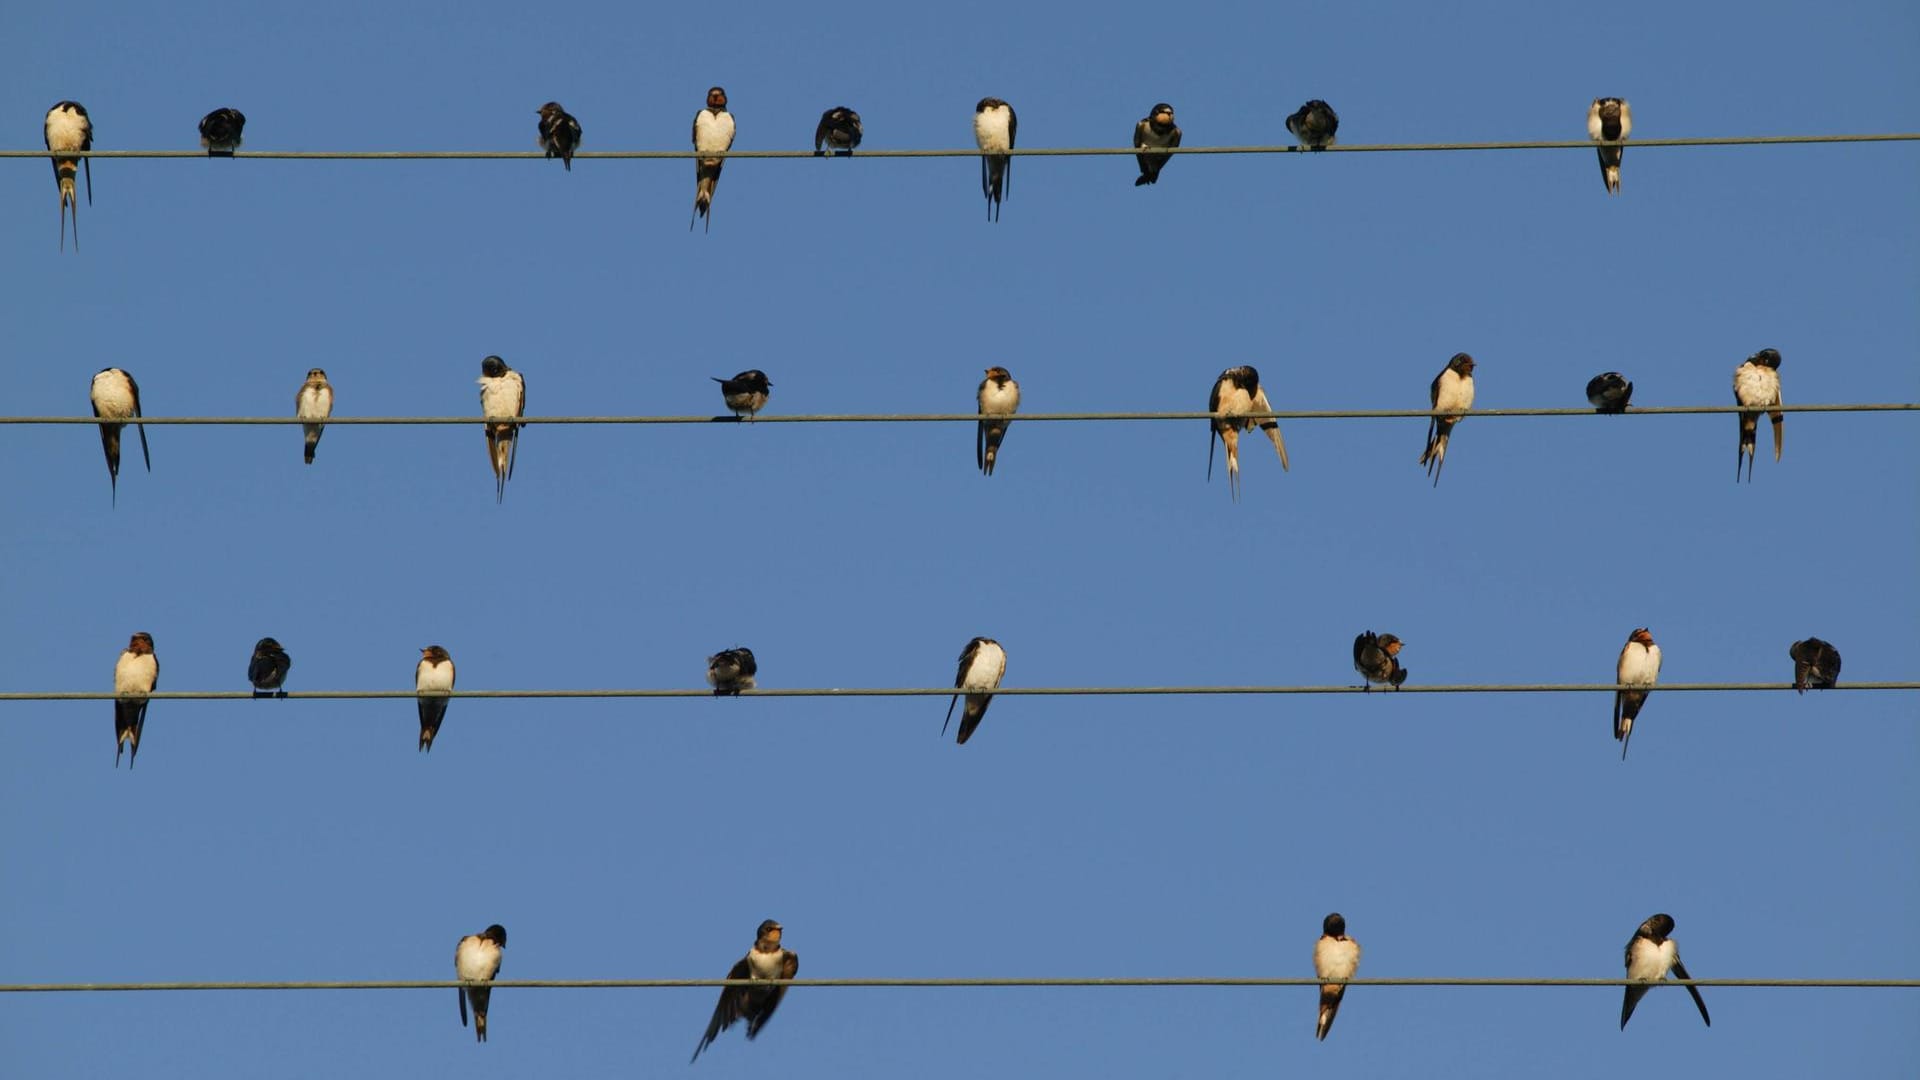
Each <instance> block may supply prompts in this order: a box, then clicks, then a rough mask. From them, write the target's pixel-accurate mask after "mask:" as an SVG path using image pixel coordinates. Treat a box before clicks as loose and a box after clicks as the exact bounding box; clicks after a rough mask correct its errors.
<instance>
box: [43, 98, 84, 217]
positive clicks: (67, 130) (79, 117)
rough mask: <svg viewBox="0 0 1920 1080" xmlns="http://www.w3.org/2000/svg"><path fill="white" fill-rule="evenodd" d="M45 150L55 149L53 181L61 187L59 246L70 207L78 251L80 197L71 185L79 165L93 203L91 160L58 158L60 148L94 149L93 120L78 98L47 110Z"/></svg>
mask: <svg viewBox="0 0 1920 1080" xmlns="http://www.w3.org/2000/svg"><path fill="white" fill-rule="evenodd" d="M46 139H47V149H49V150H52V151H54V155H53V180H54V183H55V184H57V185H58V186H59V188H60V248H61V250H63V251H64V250H66V246H67V208H68V207H72V208H73V253H74V254H76V255H78V254H79V253H80V197H79V195H78V194H77V193H75V191H74V188H73V181H74V178H75V177H77V176H78V175H79V173H80V170H81V168H83V167H84V168H85V169H86V170H87V205H88V206H92V205H93V159H92V158H77V157H61V156H60V151H62V150H65V151H68V152H72V151H74V150H91V149H93V119H92V118H91V117H89V116H88V115H87V107H86V106H85V105H82V104H80V103H79V102H77V101H61V102H56V103H55V104H54V106H53V108H51V109H48V110H47V123H46Z"/></svg>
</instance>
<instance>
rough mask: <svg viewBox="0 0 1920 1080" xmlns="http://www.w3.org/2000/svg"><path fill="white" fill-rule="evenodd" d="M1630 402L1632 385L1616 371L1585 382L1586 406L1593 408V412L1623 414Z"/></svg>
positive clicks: (1596, 376)
mask: <svg viewBox="0 0 1920 1080" xmlns="http://www.w3.org/2000/svg"><path fill="white" fill-rule="evenodd" d="M1632 400H1633V384H1632V383H1630V382H1628V381H1627V380H1626V377H1625V376H1623V375H1621V374H1620V373H1619V372H1617V371H1609V372H1607V373H1606V374H1604V375H1595V376H1594V377H1593V378H1591V379H1589V380H1587V404H1589V405H1591V406H1593V411H1595V412H1603V413H1623V412H1626V411H1627V403H1628V402H1630V401H1632Z"/></svg>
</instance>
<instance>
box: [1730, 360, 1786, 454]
mask: <svg viewBox="0 0 1920 1080" xmlns="http://www.w3.org/2000/svg"><path fill="white" fill-rule="evenodd" d="M1733 400H1734V402H1735V403H1736V404H1740V405H1746V406H1749V407H1751V408H1752V409H1754V410H1755V411H1753V412H1745V411H1742V412H1741V413H1740V449H1739V455H1740V456H1739V457H1738V458H1737V459H1735V461H1734V463H1733V478H1734V480H1735V481H1736V482H1737V481H1738V480H1739V479H1740V467H1741V466H1742V465H1745V466H1746V469H1747V481H1748V482H1749V483H1751V482H1752V481H1753V459H1754V457H1755V456H1756V452H1757V450H1758V448H1759V445H1760V413H1759V411H1758V410H1760V409H1763V408H1766V407H1767V406H1770V405H1779V404H1781V401H1780V351H1779V350H1778V349H1761V350H1760V351H1759V352H1757V353H1754V354H1753V355H1752V356H1749V357H1747V360H1746V363H1744V364H1741V365H1740V366H1739V367H1737V368H1734V369H1733ZM1770 415H1771V416H1772V419H1773V460H1775V461H1779V460H1780V447H1781V443H1782V440H1784V439H1785V438H1786V423H1787V416H1786V414H1785V413H1783V412H1780V411H1779V410H1778V409H1775V410H1773V412H1772V413H1771V414H1770Z"/></svg>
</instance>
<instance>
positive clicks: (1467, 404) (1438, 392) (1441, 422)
mask: <svg viewBox="0 0 1920 1080" xmlns="http://www.w3.org/2000/svg"><path fill="white" fill-rule="evenodd" d="M1427 400H1428V401H1429V402H1431V403H1432V404H1433V409H1434V412H1436V413H1463V412H1466V411H1467V410H1468V409H1471V408H1473V357H1471V356H1468V355H1467V354H1466V353H1454V354H1453V359H1451V360H1449V361H1447V366H1446V367H1444V368H1442V369H1440V374H1438V375H1435V376H1434V377H1433V386H1432V387H1430V388H1429V389H1428V390H1427ZM1459 422H1460V418H1459V417H1458V416H1435V417H1434V418H1433V419H1432V420H1429V421H1428V422H1427V448H1426V449H1425V450H1423V451H1421V453H1420V464H1422V465H1425V466H1426V467H1427V473H1428V475H1430V476H1432V477H1433V486H1434V487H1439V486H1440V470H1441V468H1443V467H1444V466H1445V465H1446V463H1447V440H1448V438H1450V437H1451V436H1452V435H1453V425H1455V424H1457V423H1459Z"/></svg>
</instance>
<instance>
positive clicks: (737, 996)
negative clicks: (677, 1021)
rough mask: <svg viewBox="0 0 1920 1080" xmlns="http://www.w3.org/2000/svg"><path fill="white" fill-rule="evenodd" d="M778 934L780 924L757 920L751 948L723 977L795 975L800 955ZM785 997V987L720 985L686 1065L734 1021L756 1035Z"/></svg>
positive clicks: (787, 976) (773, 977) (762, 977)
mask: <svg viewBox="0 0 1920 1080" xmlns="http://www.w3.org/2000/svg"><path fill="white" fill-rule="evenodd" d="M780 933H781V929H780V924H779V923H777V922H774V921H773V920H772V919H768V920H767V921H765V922H763V923H761V924H760V930H759V932H758V933H757V934H756V935H755V937H754V940H753V951H751V952H749V953H747V955H745V956H743V957H741V958H740V962H739V963H737V964H734V965H733V969H732V970H731V971H728V972H727V978H729V979H791V978H793V977H794V976H795V975H797V974H799V972H800V954H799V953H797V952H794V951H793V950H791V949H783V948H781V947H780ZM786 996H787V988H786V987H785V986H766V987H760V986H723V987H721V988H720V1001H719V1003H718V1004H716V1005H715V1006H714V1007H713V1019H712V1020H709V1021H707V1033H706V1034H705V1035H703V1036H702V1037H701V1039H700V1045H698V1046H696V1047H694V1048H693V1057H692V1058H691V1059H689V1061H688V1064H692V1063H693V1062H695V1061H699V1060H700V1051H702V1050H705V1049H706V1048H707V1047H709V1046H712V1045H713V1040H715V1039H717V1038H719V1037H720V1033H721V1032H723V1031H725V1030H727V1029H728V1028H730V1027H732V1026H733V1023H734V1021H736V1020H745V1021H746V1022H747V1038H749V1039H751V1038H753V1037H754V1036H756V1035H758V1034H760V1029H761V1028H763V1027H766V1026H767V1021H769V1020H771V1019H773V1011H774V1010H775V1009H778V1008H779V1007H780V999H781V998H784V997H786Z"/></svg>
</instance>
